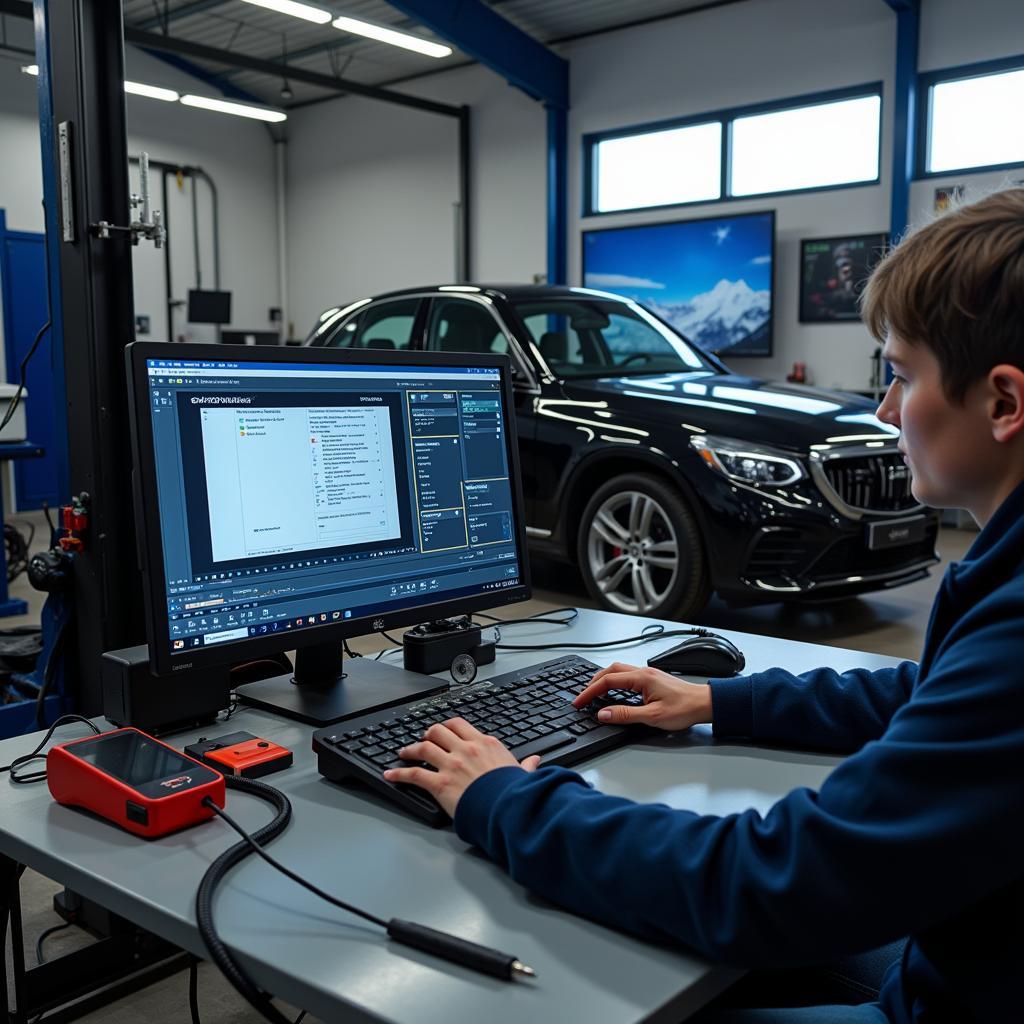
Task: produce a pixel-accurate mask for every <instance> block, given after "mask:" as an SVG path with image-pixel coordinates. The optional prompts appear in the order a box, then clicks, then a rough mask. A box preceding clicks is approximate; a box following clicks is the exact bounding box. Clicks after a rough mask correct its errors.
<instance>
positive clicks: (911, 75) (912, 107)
mask: <svg viewBox="0 0 1024 1024" xmlns="http://www.w3.org/2000/svg"><path fill="white" fill-rule="evenodd" d="M886 3H887V4H888V5H889V6H890V7H892V8H893V10H895V12H896V88H895V96H894V97H893V134H892V190H891V198H890V204H889V238H890V239H891V240H892V242H893V243H894V244H895V242H896V241H898V240H899V239H900V238H901V237H902V236H903V235H904V234H905V233H906V230H907V226H908V225H909V223H910V183H911V182H912V181H913V180H914V156H915V154H914V140H915V138H916V123H917V95H918V94H917V45H918V36H919V29H920V22H921V18H920V13H919V9H918V8H919V5H918V3H917V0H913V2H911V0H903V2H900V0H886Z"/></svg>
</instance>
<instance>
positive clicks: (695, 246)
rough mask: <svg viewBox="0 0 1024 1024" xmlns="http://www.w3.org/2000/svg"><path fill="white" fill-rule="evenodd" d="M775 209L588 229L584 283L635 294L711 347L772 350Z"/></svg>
mask: <svg viewBox="0 0 1024 1024" xmlns="http://www.w3.org/2000/svg"><path fill="white" fill-rule="evenodd" d="M774 262H775V212H774V211H773V210H768V211H765V212H763V213H744V214H737V215H734V216H728V217H708V218H704V219H701V220H685V221H673V222H670V223H663V224H643V225H640V226H636V227H628V228H605V229H601V230H597V231H584V232H583V284H584V286H585V287H587V288H600V289H601V290H602V291H609V292H615V293H617V294H619V295H625V296H627V297H628V298H631V299H635V300H636V301H637V302H640V303H642V304H643V305H644V306H646V307H647V308H648V309H650V310H651V311H652V312H654V313H656V314H657V315H658V316H660V317H661V318H662V320H665V321H667V322H668V323H669V324H671V325H672V326H673V327H674V328H675V329H676V330H677V331H679V332H680V333H681V334H682V335H683V336H684V337H686V338H687V339H688V340H689V341H690V342H692V343H693V344H694V345H696V346H697V347H698V348H700V349H702V350H703V351H705V352H712V353H715V354H719V355H723V356H729V357H731V356H770V355H771V354H772V295H773V288H772V280H773V278H772V268H773V265H774Z"/></svg>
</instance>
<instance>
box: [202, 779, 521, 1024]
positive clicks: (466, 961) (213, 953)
mask: <svg viewBox="0 0 1024 1024" xmlns="http://www.w3.org/2000/svg"><path fill="white" fill-rule="evenodd" d="M224 784H225V786H226V787H227V788H228V789H237V790H240V791H242V792H245V793H249V794H250V795H252V796H256V797H259V798H260V799H262V800H266V801H267V802H268V803H271V804H273V806H274V807H275V808H276V809H277V815H276V816H275V818H274V820H273V821H271V822H270V823H269V824H267V825H264V826H263V827H262V828H260V829H257V830H256V831H255V832H254V833H252V835H250V834H249V833H247V832H246V831H245V829H243V828H242V827H241V826H240V825H238V824H237V823H236V822H235V821H234V820H233V819H232V818H231V816H230V815H229V814H227V813H226V812H225V811H224V810H223V809H221V808H220V807H218V806H217V805H216V804H215V803H214V801H213V800H212V799H211V798H210V797H207V798H206V799H205V800H203V804H204V805H205V806H207V807H209V808H211V809H212V810H213V811H214V813H215V814H217V815H218V816H219V817H220V818H222V819H223V820H224V821H225V822H226V823H227V824H228V825H229V826H230V827H231V828H232V829H234V830H235V831H236V832H237V833H238V834H239V835H240V836H241V837H242V841H241V842H238V843H235V845H234V846H232V847H231V848H230V849H228V850H225V852H224V853H222V854H221V855H220V856H219V857H218V858H217V859H216V860H215V861H214V862H213V863H212V864H211V865H210V867H209V868H207V870H206V874H204V875H203V879H202V881H201V882H200V883H199V891H198V892H197V893H196V923H197V925H198V926H199V934H200V936H201V937H202V940H203V943H204V945H205V946H206V949H207V951H208V952H209V954H210V958H211V959H212V960H213V962H214V963H215V964H216V965H217V966H218V967H219V968H220V969H221V971H222V972H223V973H224V976H225V977H226V978H227V980H228V981H229V982H230V984H231V985H233V986H234V988H235V989H236V991H238V992H239V993H240V994H241V995H242V996H243V998H244V999H245V1000H246V1001H247V1002H248V1003H249V1004H250V1006H252V1007H253V1008H254V1009H256V1010H258V1011H259V1013H260V1014H261V1015H262V1016H263V1017H265V1018H266V1019H267V1020H269V1021H272V1022H273V1024H293V1022H292V1021H289V1020H288V1019H287V1018H286V1017H285V1016H284V1015H283V1014H282V1013H281V1011H280V1010H278V1009H277V1007H276V1006H274V1004H273V1003H272V1002H271V997H270V995H269V994H268V993H266V992H263V991H262V990H261V989H259V988H258V987H257V986H256V985H255V984H254V983H253V982H252V980H251V979H250V978H249V977H248V975H247V974H246V973H245V972H244V971H243V970H242V968H241V967H240V966H239V965H238V964H237V963H236V962H235V960H234V958H233V957H232V955H231V953H230V952H229V951H228V949H227V947H226V946H225V945H224V943H223V942H222V941H221V939H220V936H219V935H218V934H217V930H216V928H215V926H214V923H213V909H212V908H213V894H214V892H215V890H216V888H217V885H218V884H219V883H220V881H221V880H222V879H223V878H224V876H225V875H226V874H227V873H228V871H230V870H231V868H233V867H234V866H235V865H236V864H238V863H240V862H241V861H243V860H244V859H245V858H246V857H248V856H249V855H250V854H252V853H257V854H258V855H259V856H260V857H262V858H263V859H264V860H265V861H266V862H267V863H268V864H270V865H271V866H272V867H274V868H276V869H277V870H278V871H280V872H282V873H283V874H284V875H286V876H287V877H288V878H290V879H291V880H292V881H294V882H296V883H298V884H299V885H301V886H303V887H304V888H305V889H308V890H309V891H310V892H312V893H314V894H315V895H317V896H319V897H320V898H321V899H323V900H326V901H327V902H328V903H330V904H331V905H332V906H335V907H339V908H340V909H342V910H345V911H347V912H348V913H350V914H355V915H357V916H358V917H361V918H363V919H364V920H366V921H369V922H371V923H372V924H376V925H380V927H382V928H384V929H385V930H386V931H387V934H388V937H389V938H391V939H394V940H395V941H396V942H401V943H404V944H405V945H407V946H413V947H414V948H416V949H421V950H424V951H425V952H427V953H430V954H432V955H433V956H439V957H444V958H445V959H447V960H450V961H452V962H453V963H458V964H463V965H464V966H466V967H471V968H473V969H474V970H477V971H481V972H483V973H485V974H490V975H491V976H493V977H496V978H503V979H504V980H506V981H509V980H511V979H512V978H514V977H516V976H517V975H521V976H524V977H532V976H533V974H534V971H533V969H532V968H531V967H527V966H526V965H525V964H523V963H521V962H520V961H519V960H518V959H517V958H516V957H514V956H509V955H508V954H506V953H501V952H499V951H498V950H495V949H489V948H488V947H486V946H480V945H478V944H477V943H475V942H467V941H466V940H465V939H460V938H457V937H456V936H454V935H449V934H448V933H446V932H439V931H437V930H436V929H433V928H427V927H426V926H424V925H421V924H416V923H415V922H413V921H402V920H400V919H398V918H391V920H390V921H385V920H384V919H383V918H380V917H377V916H376V915H374V914H370V913H368V912H367V911H365V910H361V909H360V908H359V907H354V906H352V904H350V903H346V902H345V901H344V900H340V899H338V898H337V897H335V896H332V895H330V893H326V892H324V891H323V890H322V889H320V888H318V887H317V886H315V885H313V884H312V883H311V882H308V881H306V879H304V878H302V877H300V876H299V875H297V874H296V873H295V872H294V871H291V870H290V869H289V868H286V867H285V866H284V865H283V864H281V863H279V862H278V861H276V860H275V859H274V858H273V857H271V856H270V855H269V854H267V853H266V851H265V850H263V849H262V847H263V846H265V845H266V844H267V843H268V842H270V841H271V840H272V839H274V838H276V837H277V836H279V835H280V834H281V832H282V831H284V829H285V827H286V826H287V825H288V822H289V821H290V820H291V814H292V806H291V803H290V802H289V800H288V798H287V797H286V796H285V795H284V793H282V792H280V791H279V790H277V789H274V788H273V786H268V785H267V784H266V783H264V782H259V781H258V780H256V779H246V778H242V777H241V776H237V775H226V776H225V777H224ZM300 1019H301V1015H300Z"/></svg>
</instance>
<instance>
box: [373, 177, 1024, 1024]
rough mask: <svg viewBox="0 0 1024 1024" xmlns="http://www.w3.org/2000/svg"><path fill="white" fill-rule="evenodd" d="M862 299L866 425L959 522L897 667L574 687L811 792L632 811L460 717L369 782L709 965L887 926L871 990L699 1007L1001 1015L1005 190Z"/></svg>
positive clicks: (1009, 255)
mask: <svg viewBox="0 0 1024 1024" xmlns="http://www.w3.org/2000/svg"><path fill="white" fill-rule="evenodd" d="M864 313H865V319H866V322H867V324H868V326H869V327H870V329H871V330H872V332H873V333H874V334H875V335H876V337H878V338H879V339H880V340H883V339H884V342H885V349H884V355H885V358H886V359H887V360H888V362H889V364H890V365H891V366H892V369H893V373H894V376H893V381H892V384H891V386H890V388H889V391H888V393H887V394H886V396H885V399H884V401H883V402H882V404H881V406H880V407H879V410H878V416H879V418H880V419H882V420H884V421H885V422H887V423H891V424H893V425H894V426H896V427H898V428H899V429H900V449H901V451H903V453H904V455H905V458H906V460H907V463H908V465H909V466H910V469H911V472H912V478H913V490H914V495H915V496H916V497H917V498H918V500H920V501H921V502H924V503H926V504H929V505H933V506H936V507H957V508H966V509H967V510H969V511H970V513H971V514H972V515H973V517H974V518H975V519H976V520H977V522H978V525H979V526H980V527H982V531H981V534H980V535H979V536H978V538H977V540H976V541H975V542H974V544H973V545H972V547H971V549H970V551H969V552H968V554H967V556H966V557H965V559H964V560H963V561H962V562H960V563H957V564H953V565H951V566H950V567H949V570H948V572H947V573H946V575H945V577H944V578H943V580H942V585H941V588H940V590H939V593H938V596H937V597H936V600H935V605H934V607H933V610H932V618H931V622H930V624H929V627H928V633H927V636H926V638H925V644H924V650H923V652H922V656H921V661H920V663H919V664H914V663H913V662H903V663H902V664H900V665H899V666H897V667H896V668H891V669H884V670H881V671H876V672H869V671H866V670H865V671H851V672H844V673H842V674H838V673H836V672H834V671H831V670H829V669H818V670H816V671H814V672H809V673H805V674H804V675H802V676H799V677H797V676H793V675H791V674H790V673H788V672H785V671H783V670H781V669H773V670H770V671H768V672H761V673H756V674H754V675H751V676H746V677H741V678H736V679H717V680H711V681H710V683H709V685H707V686H704V685H696V684H691V683H687V682H683V681H680V680H678V679H675V678H673V677H671V676H667V675H664V674H663V673H660V672H658V671H655V670H653V669H648V668H634V667H631V666H629V665H621V664H615V665H612V666H610V667H609V668H606V669H603V670H602V671H601V672H599V673H597V675H596V676H595V677H594V680H593V682H592V683H591V684H590V686H588V687H587V689H586V690H584V691H583V693H581V694H580V696H579V697H578V698H577V699H576V704H577V705H583V704H585V703H587V702H588V701H590V700H591V699H592V698H594V697H595V696H597V695H598V694H600V693H603V692H604V691H605V690H608V689H610V688H616V687H629V688H632V689H635V690H638V691H640V692H641V693H642V694H643V695H644V701H645V702H644V705H643V707H642V708H638V709H636V710H630V709H627V708H612V709H609V710H606V711H602V712H601V717H603V718H606V719H608V720H612V721H620V722H633V721H635V722H647V723H650V724H653V725H655V726H658V727H659V728H662V729H666V730H669V731H678V730H681V729H685V728H687V727H689V726H690V725H693V724H694V723H697V722H710V723H712V724H713V727H714V732H715V735H716V736H745V737H750V738H752V739H754V740H760V741H764V742H769V743H780V742H781V743H787V744H793V745H804V746H807V747H813V748H815V749H822V748H828V749H832V750H836V751H841V752H843V753H848V754H850V756H849V757H848V758H847V759H846V760H845V761H843V762H842V763H841V764H840V765H839V766H838V767H837V768H836V769H835V771H833V773H832V774H831V775H830V776H829V778H828V779H827V780H826V781H825V783H824V784H823V785H822V787H821V790H820V791H819V792H817V793H815V792H812V791H810V790H806V789H803V790H796V791H794V792H792V793H790V794H789V795H788V796H787V797H785V798H784V799H782V800H780V801H779V802H778V803H777V804H776V805H775V806H774V807H773V808H772V809H771V811H770V812H769V813H768V814H767V815H765V816H764V817H762V816H761V815H760V814H758V813H757V812H755V811H747V812H745V813H743V814H736V815H730V816H728V817H724V818H719V817H712V816H703V817H702V816H698V815H695V814H692V813H689V812H686V811H679V810H673V809H671V808H668V807H665V806H660V805H657V806H655V805H650V806H644V805H638V804H633V803H631V802H629V801H627V800H622V799H618V798H615V797H610V796H605V795H603V794H601V793H598V792H596V791H594V790H592V789H590V788H589V787H587V786H586V785H585V784H584V783H583V781H582V780H581V779H580V777H579V776H578V775H576V774H574V773H573V772H571V771H566V770H564V769H560V768H544V769H541V770H536V769H537V766H538V762H537V759H536V758H530V759H528V760H527V761H526V762H524V763H523V764H522V765H518V764H516V762H515V761H514V759H513V758H512V756H511V754H509V752H508V751H507V750H506V749H505V748H504V747H503V746H502V745H501V744H500V743H499V742H498V741H497V740H495V739H493V738H489V737H484V736H483V735H481V734H480V733H479V732H477V731H476V730H475V729H474V728H473V727H472V726H470V725H469V724H467V723H466V722H465V721H463V720H460V719H453V720H452V721H450V722H447V723H445V724H444V725H435V726H433V727H431V729H430V730H428V732H427V733H426V736H425V739H424V741H423V742H421V743H417V744H414V745H413V746H411V747H409V748H407V749H406V750H405V751H403V756H406V757H408V758H410V759H417V760H425V761H427V762H428V763H430V764H432V765H434V766H435V767H436V768H437V772H429V771H427V770H425V769H420V768H403V769H399V770H397V771H393V772H391V773H389V775H390V777H391V778H392V779H394V780H395V781H407V782H412V783H415V784H416V785H420V786H422V787H423V788H425V789H427V790H429V791H430V792H431V793H433V794H434V795H435V797H436V798H437V799H438V800H439V801H440V803H441V804H442V806H444V807H445V808H446V810H448V811H449V812H450V813H452V815H453V817H454V819H455V828H456V830H457V831H458V833H459V835H460V836H461V837H462V838H464V839H465V840H467V841H468V842H471V843H474V844H476V845H477V846H479V847H480V848H481V849H482V850H484V851H485V852H486V853H487V854H488V855H489V856H490V857H492V858H493V859H494V860H495V861H497V862H498V863H499V864H501V865H503V866H505V867H506V868H507V869H508V870H509V871H510V872H511V874H512V876H513V877H514V878H516V879H517V880H518V881H520V882H521V883H522V884H524V885H526V886H528V887H529V888H531V889H534V890H536V891H537V892H539V893H541V894H543V895H544V896H546V897H547V898H549V899H551V900H553V901H555V902H557V903H560V904H562V905H564V906H567V907H569V908H570V909H572V910H575V911H578V912H580V913H582V914H585V915H587V916H589V917H592V918H596V919H597V920H600V921H603V922H606V923H607V924H610V925H613V926H615V927H619V928H623V929H627V930H628V931H631V932H633V933H635V934H637V935H641V936H646V937H650V938H653V939H661V940H664V939H672V940H676V941H679V942H681V943H684V944H685V945H687V946H688V947H690V948H692V949H694V950H695V951H697V952H698V953H700V954H702V955H703V956H706V957H708V958H710V959H712V960H716V961H724V962H727V963H732V964H738V965H743V966H747V967H774V966H796V965H803V964H812V963H820V962H822V961H824V960H827V959H830V958H834V957H837V956H841V955H844V954H848V953H855V952H859V951H863V950H866V949H869V948H871V947H875V946H879V945H881V944H882V943H886V942H891V941H893V940H896V939H898V938H900V937H902V936H905V935H909V936H910V941H909V943H908V944H907V946H906V949H905V952H904V954H903V957H902V959H901V961H900V962H898V963H897V964H894V965H893V967H892V968H891V969H890V971H889V973H888V974H887V976H886V980H885V982H884V985H883V987H882V991H881V994H880V997H879V1002H878V1003H874V1004H870V1005H865V1006H859V1007H812V1008H805V1009H802V1010H775V1011H769V1010H766V1011H761V1010H753V1011H735V1014H734V1015H729V1014H723V1016H722V1018H721V1019H723V1020H735V1021H793V1022H808V1024H809V1022H812V1021H813V1022H815V1024H817V1022H826V1021H840V1020H841V1021H851V1022H852V1021H857V1022H861V1021H863V1022H869V1021H871V1022H879V1024H882V1022H886V1021H891V1022H899V1024H910V1022H919V1024H923V1022H926V1021H927V1022H929V1024H940V1022H942V1024H944V1022H956V1024H968V1022H972V1021H976V1022H984V1024H997V1022H1002V1021H1011V1020H1013V1021H1015V1020H1020V1019H1022V1018H1021V1014H1022V1010H1021V1007H1022V1005H1024V995H1022V993H1021V990H1020V978H1021V976H1022V975H1021V970H1022V965H1024V189H1012V190H1007V191H1004V192H1001V193H998V194H996V195H992V196H989V197H988V198H986V199H983V200H981V201H980V202H978V203H976V204H974V205H972V206H967V207H963V208H960V209H958V210H955V211H953V212H951V213H949V214H947V215H946V216H944V217H942V218H941V219H940V220H937V221H935V222H933V223H931V224H929V225H928V226H926V227H924V228H922V229H921V230H919V231H917V232H916V233H913V234H911V235H910V236H909V237H908V238H906V239H905V240H904V241H903V242H902V243H901V244H900V245H899V246H897V247H896V248H895V249H894V250H893V251H892V252H891V253H890V254H889V255H888V256H887V257H886V258H885V260H883V261H882V263H881V264H880V265H879V266H878V268H877V269H876V270H875V272H874V274H873V275H872V277H871V280H870V282H869V284H868V287H867V290H866V292H865V298H864ZM524 769H525V770H524ZM584 865H585V867H583V866H584Z"/></svg>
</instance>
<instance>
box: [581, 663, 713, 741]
mask: <svg viewBox="0 0 1024 1024" xmlns="http://www.w3.org/2000/svg"><path fill="white" fill-rule="evenodd" d="M609 690H635V691H636V692H637V693H640V694H642V695H643V698H644V702H643V704H642V705H640V706H638V707H629V706H626V705H623V704H615V705H612V706H611V707H607V708H602V709H601V710H600V711H599V712H598V713H597V717H598V720H599V721H601V722H611V723H612V724H615V725H620V724H622V725H624V724H632V723H642V724H644V725H653V726H654V727H655V728H657V729H664V730H665V731H666V732H679V731H680V730H682V729H689V728H690V726H691V725H697V724H698V723H701V722H710V721H711V687H710V686H708V685H707V684H705V683H688V682H687V681H686V680H685V679H677V678H676V677H675V676H671V675H669V674H668V673H667V672H662V671H661V670H660V669H656V668H638V667H637V666H636V665H623V664H622V663H621V662H618V661H617V662H615V664H614V665H609V666H608V667H607V668H603V669H601V671H600V672H598V673H596V674H595V675H594V678H593V679H592V680H591V681H590V684H589V685H588V686H587V688H586V689H585V690H584V691H583V692H582V693H581V694H580V695H579V696H578V697H577V698H576V699H575V700H574V701H573V702H572V703H573V706H574V707H577V708H582V707H585V706H586V705H587V704H589V703H590V702H591V701H592V700H594V699H595V698H597V697H600V696H602V695H603V694H605V693H607V692H608V691H609Z"/></svg>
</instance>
